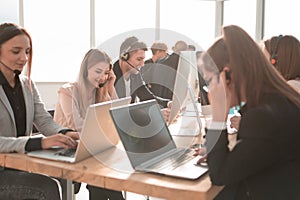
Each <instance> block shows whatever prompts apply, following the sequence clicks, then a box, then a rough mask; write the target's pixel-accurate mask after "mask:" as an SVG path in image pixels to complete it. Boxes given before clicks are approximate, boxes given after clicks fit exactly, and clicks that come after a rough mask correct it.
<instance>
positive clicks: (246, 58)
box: [203, 25, 300, 108]
mask: <svg viewBox="0 0 300 200" xmlns="http://www.w3.org/2000/svg"><path fill="white" fill-rule="evenodd" d="M203 59H204V60H203V61H204V63H205V64H204V67H205V69H206V70H209V71H212V70H214V71H215V69H212V66H211V65H208V64H207V63H208V62H207V61H213V62H214V63H215V65H214V66H216V67H217V70H218V71H219V72H220V71H222V70H223V68H224V67H225V66H229V68H230V70H231V72H232V75H233V76H232V81H233V82H234V83H235V84H234V86H235V91H236V96H237V98H238V101H239V103H242V102H241V91H242V89H244V90H245V91H244V93H245V95H246V101H247V106H248V107H254V106H257V105H259V104H260V103H261V99H262V97H263V95H264V94H265V93H269V92H274V93H279V94H282V95H284V96H286V97H287V98H288V99H289V100H291V101H292V102H294V103H295V104H296V105H297V106H298V107H299V108H300V95H299V93H297V92H296V91H295V90H293V89H292V87H291V86H289V85H288V84H287V83H286V81H285V80H284V78H283V77H282V76H281V75H280V74H279V72H278V71H277V70H275V68H274V67H273V66H272V64H271V63H270V62H269V60H268V59H267V58H266V56H265V55H264V53H263V52H262V50H261V48H260V47H259V46H258V44H257V43H256V42H255V41H254V40H253V39H252V38H251V37H250V36H249V35H248V34H247V33H246V32H245V31H244V30H243V29H241V28H240V27H238V26H235V25H230V26H225V27H223V36H222V37H221V38H219V39H218V40H217V41H216V42H215V43H214V44H213V45H212V46H211V47H210V48H209V49H208V50H207V52H206V53H205V54H203Z"/></svg>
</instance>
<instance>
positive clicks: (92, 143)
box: [27, 97, 131, 163]
mask: <svg viewBox="0 0 300 200" xmlns="http://www.w3.org/2000/svg"><path fill="white" fill-rule="evenodd" d="M130 101H131V97H125V98H121V99H117V100H112V101H106V102H102V103H97V104H93V105H90V106H89V107H88V109H87V112H86V116H85V119H84V123H83V127H82V132H81V133H80V141H79V143H78V146H77V148H76V149H63V148H59V147H53V148H51V149H45V150H38V151H31V152H28V153H27V155H29V156H33V157H39V158H45V159H50V160H57V161H63V162H69V163H75V162H78V161H81V160H83V159H85V158H88V157H90V156H93V155H96V154H98V153H100V152H102V151H105V150H106V149H109V148H111V147H114V146H115V144H116V143H118V141H119V137H118V134H117V132H116V129H115V128H114V124H113V122H112V119H111V117H110V114H109V109H110V108H112V107H115V106H121V105H126V104H129V103H130Z"/></svg>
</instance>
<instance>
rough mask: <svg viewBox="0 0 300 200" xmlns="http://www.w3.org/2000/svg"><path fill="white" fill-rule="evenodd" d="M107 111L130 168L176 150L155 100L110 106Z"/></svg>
mask: <svg viewBox="0 0 300 200" xmlns="http://www.w3.org/2000/svg"><path fill="white" fill-rule="evenodd" d="M110 114H111V116H112V119H113V121H114V124H115V127H116V129H117V131H118V134H119V136H120V139H121V141H122V143H123V146H124V149H125V150H126V152H127V155H128V158H129V160H130V162H131V164H132V166H133V167H136V166H138V165H140V164H141V163H143V162H145V161H147V160H149V159H152V158H155V157H157V156H159V155H161V154H163V153H166V152H168V151H170V150H172V149H176V145H175V142H174V141H173V138H172V136H171V134H170V132H169V129H168V127H167V125H166V123H165V120H164V118H163V116H162V114H161V111H160V107H159V105H158V104H157V102H156V100H149V101H143V102H140V103H136V104H130V105H127V106H121V107H115V108H111V109H110Z"/></svg>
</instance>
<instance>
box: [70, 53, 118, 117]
mask: <svg viewBox="0 0 300 200" xmlns="http://www.w3.org/2000/svg"><path fill="white" fill-rule="evenodd" d="M99 62H106V63H109V64H110V69H109V70H112V64H111V58H110V57H109V56H108V54H107V53H106V52H104V51H102V50H99V49H90V50H89V51H88V52H87V53H86V54H85V56H84V58H83V60H82V63H81V67H80V71H79V76H78V91H77V92H78V93H79V94H76V95H78V97H77V98H78V101H79V107H80V113H81V115H82V116H85V112H86V109H87V107H88V106H89V102H88V94H87V89H86V88H87V87H88V84H89V83H88V79H87V76H88V69H89V68H91V67H93V66H94V65H95V64H97V63H99ZM108 98H109V94H108V89H107V87H102V88H98V89H96V91H95V94H94V102H93V103H99V102H102V101H107V100H109V99H108Z"/></svg>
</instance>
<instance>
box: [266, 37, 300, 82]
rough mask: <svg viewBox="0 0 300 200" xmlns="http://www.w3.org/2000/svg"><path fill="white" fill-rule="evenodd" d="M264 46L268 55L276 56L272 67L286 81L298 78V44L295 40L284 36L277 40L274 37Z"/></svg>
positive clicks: (299, 60)
mask: <svg viewBox="0 0 300 200" xmlns="http://www.w3.org/2000/svg"><path fill="white" fill-rule="evenodd" d="M279 40H280V41H279ZM264 44H265V48H266V50H267V51H268V53H269V54H270V55H274V54H276V55H274V56H276V63H275V64H274V66H275V68H276V69H277V70H278V71H279V72H280V73H281V75H282V76H283V77H284V78H285V79H286V80H292V79H296V78H300V42H299V40H298V39H297V38H295V37H294V36H291V35H285V36H281V38H280V39H279V36H274V37H272V38H270V39H268V40H266V41H265V42H264Z"/></svg>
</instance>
